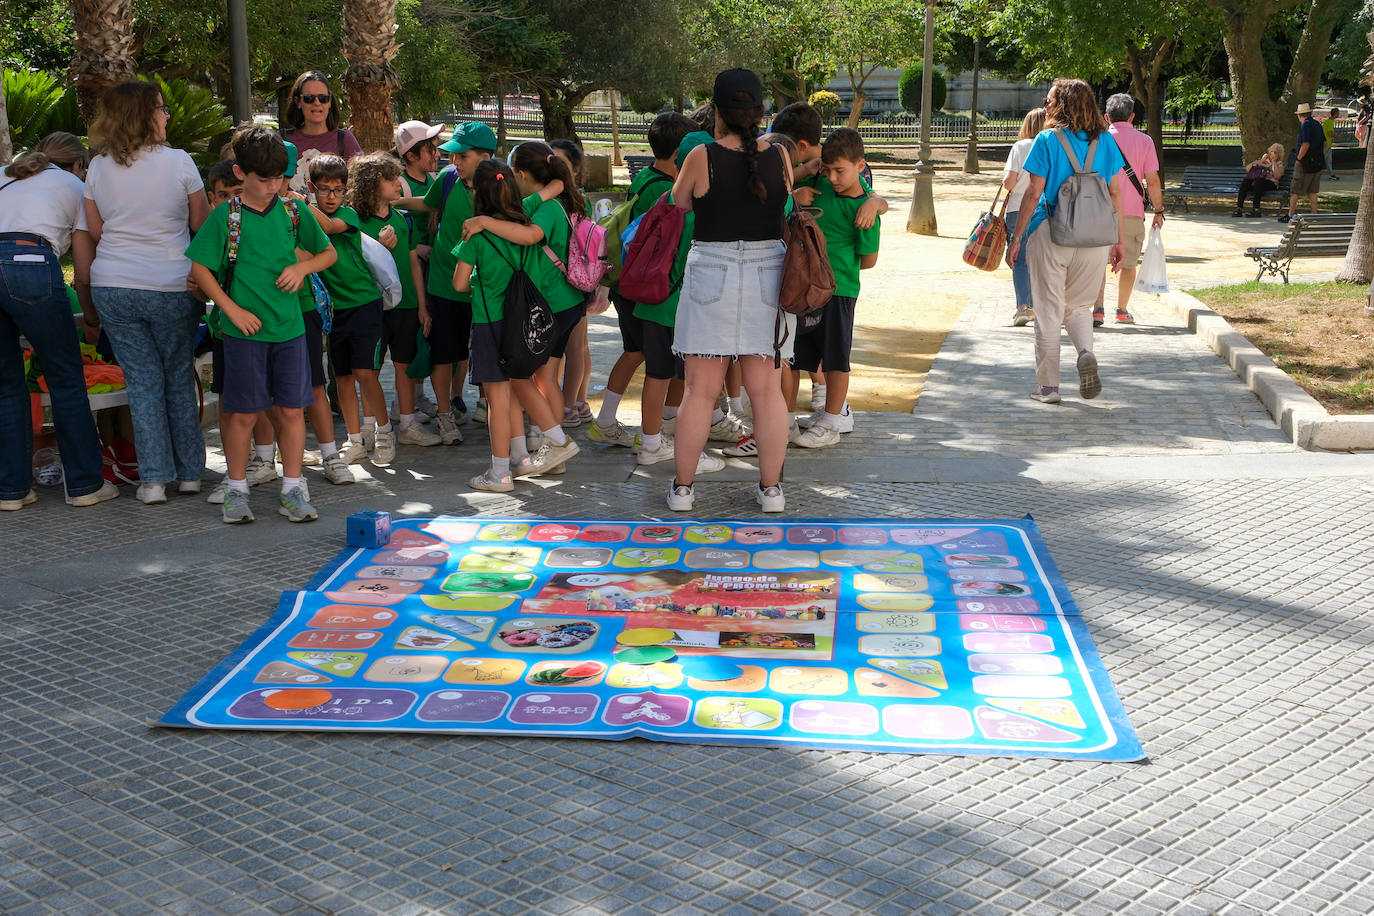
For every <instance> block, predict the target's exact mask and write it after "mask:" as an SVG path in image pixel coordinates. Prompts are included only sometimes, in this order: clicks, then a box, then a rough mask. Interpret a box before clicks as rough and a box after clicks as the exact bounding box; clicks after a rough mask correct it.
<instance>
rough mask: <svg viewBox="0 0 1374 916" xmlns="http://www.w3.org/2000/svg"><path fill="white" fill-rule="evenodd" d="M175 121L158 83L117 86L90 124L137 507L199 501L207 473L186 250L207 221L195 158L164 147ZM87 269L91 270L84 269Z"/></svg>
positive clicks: (94, 222) (82, 266) (109, 314)
mask: <svg viewBox="0 0 1374 916" xmlns="http://www.w3.org/2000/svg"><path fill="white" fill-rule="evenodd" d="M169 119H170V112H169V111H168V108H167V104H166V102H165V101H164V99H163V98H162V93H161V92H160V91H159V90H158V87H157V86H156V85H154V84H153V83H148V82H144V81H142V80H129V81H126V82H123V83H118V84H116V85H114V86H112V87H110V88H109V89H108V90H106V92H105V96H104V98H102V99H101V102H100V115H99V116H98V117H97V118H96V121H95V123H94V124H92V125H91V139H92V141H93V144H92V145H93V146H94V149H95V151H96V152H98V153H99V155H97V156H96V157H95V158H94V159H92V160H91V168H90V171H89V172H88V173H87V176H86V224H87V231H88V232H89V233H90V238H91V241H93V242H94V243H95V259H94V260H93V261H89V262H88V261H87V257H88V254H87V253H86V252H85V251H83V247H84V246H83V247H77V248H75V249H74V251H73V255H74V260H75V261H76V273H77V276H78V277H83V276H86V275H87V274H86V271H89V276H90V285H91V297H92V298H93V299H94V301H95V310H96V313H97V315H98V316H99V318H100V323H101V325H102V326H103V327H104V329H105V333H106V335H107V336H108V337H109V338H110V345H111V346H112V347H114V352H115V358H116V359H117V360H118V361H119V365H120V367H121V368H122V369H123V370H124V382H125V386H126V387H127V389H128V392H129V416H130V418H131V419H132V421H133V427H134V447H135V448H136V449H137V451H138V469H139V479H140V480H141V481H142V483H141V485H140V486H139V488H138V498H139V500H140V501H142V502H144V503H148V504H153V503H165V502H166V501H167V487H168V485H169V484H172V483H173V482H175V483H176V491H177V492H179V493H199V492H200V475H201V473H202V472H203V471H204V470H205V438H204V436H203V435H202V433H201V429H200V399H199V395H198V392H197V387H196V386H197V384H198V383H197V381H196V376H195V372H194V371H193V370H192V368H191V359H192V351H193V350H194V349H195V343H196V329H197V328H198V327H199V326H200V319H201V318H202V317H203V316H204V314H205V305H204V303H203V302H201V301H200V300H198V299H197V298H196V297H195V296H192V295H191V294H190V293H189V292H188V291H187V277H188V276H189V275H190V273H191V261H190V259H188V258H187V257H186V255H185V254H183V252H184V251H185V250H186V246H187V245H188V244H190V241H191V233H192V232H195V231H196V230H197V229H199V228H200V225H201V223H203V222H205V217H206V216H208V215H209V213H210V204H209V202H208V201H207V200H206V199H205V189H204V183H203V182H202V181H201V178H200V172H199V170H197V169H196V164H195V163H194V162H193V161H191V157H190V156H189V155H187V154H186V152H185V151H184V150H179V149H173V148H172V147H170V146H168V145H167V122H168V120H169ZM87 264H89V266H87Z"/></svg>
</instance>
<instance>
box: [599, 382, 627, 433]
mask: <svg viewBox="0 0 1374 916" xmlns="http://www.w3.org/2000/svg"><path fill="white" fill-rule="evenodd" d="M622 397H624V394H623V393H622V394H616V393H615V392H614V391H612V390H611V389H609V388H607V389H606V393H605V394H603V395H602V396H601V410H599V411H598V412H597V414H596V425H597V426H614V425H615V412H616V411H617V410H619V409H620V399H621V398H622Z"/></svg>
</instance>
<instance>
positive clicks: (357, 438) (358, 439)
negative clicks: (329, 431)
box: [348, 432, 363, 445]
mask: <svg viewBox="0 0 1374 916" xmlns="http://www.w3.org/2000/svg"><path fill="white" fill-rule="evenodd" d="M348 441H349V442H355V443H357V444H358V445H362V444H363V434H362V433H361V432H356V433H349V434H348Z"/></svg>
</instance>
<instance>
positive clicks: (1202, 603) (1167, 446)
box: [0, 224, 1374, 916]
mask: <svg viewBox="0 0 1374 916" xmlns="http://www.w3.org/2000/svg"><path fill="white" fill-rule="evenodd" d="M961 225H962V224H961ZM940 269H943V268H940ZM932 270H935V268H932ZM1008 287H1009V284H1002V285H997V286H994V285H989V286H987V287H986V295H984V293H983V292H982V289H983V288H980V287H974V286H970V287H969V289H971V290H972V292H971V293H970V296H969V305H968V307H967V308H965V309H964V310H963V313H962V315H961V317H960V318H959V320H958V322H957V324H955V326H954V327H953V329H952V331H951V332H950V335H949V337H948V338H947V340H946V341H945V345H944V347H943V349H942V350H941V352H940V355H939V357H938V358H937V359H936V361H935V363H934V366H933V367H932V369H931V371H930V374H929V378H928V380H927V383H926V388H925V391H924V393H923V394H922V396H921V401H920V403H919V405H918V408H917V410H916V413H915V414H914V415H903V414H896V413H887V414H869V415H864V416H861V417H860V419H859V425H858V429H857V430H856V432H855V433H854V434H853V435H852V436H849V437H847V438H846V440H845V441H844V443H843V444H842V445H841V446H839V447H837V448H835V449H831V450H828V451H822V452H811V453H799V454H795V455H793V456H792V457H790V458H789V463H788V468H787V495H788V500H789V509H790V510H791V511H792V512H794V513H796V514H799V515H800V514H806V515H813V516H850V517H852V516H874V517H904V518H920V517H934V516H961V515H963V516H999V517H1018V516H1021V515H1024V514H1025V513H1028V512H1029V513H1031V514H1033V515H1034V516H1035V518H1036V520H1037V522H1038V523H1039V524H1040V526H1041V528H1042V531H1043V533H1044V535H1045V538H1046V540H1047V542H1048V544H1049V547H1050V549H1051V551H1052V552H1053V554H1054V557H1055V559H1056V560H1057V561H1058V563H1059V565H1060V567H1061V569H1062V571H1063V573H1064V575H1065V577H1066V579H1067V582H1068V586H1069V588H1070V590H1071V591H1072V593H1073V595H1074V597H1075V599H1076V600H1077V601H1078V603H1079V605H1080V606H1081V607H1082V609H1083V613H1084V617H1085V619H1086V620H1087V621H1088V623H1089V625H1090V627H1091V630H1092V632H1093V634H1094V637H1095V639H1096V640H1097V644H1098V647H1099V649H1100V650H1101V652H1102V656H1103V659H1104V661H1105V663H1106V665H1107V667H1108V669H1109V670H1110V672H1111V675H1112V678H1113V680H1114V682H1115V683H1116V686H1117V689H1118V691H1119V693H1120V694H1121V697H1122V700H1123V702H1124V705H1125V707H1126V709H1127V711H1128V713H1129V714H1130V717H1131V719H1132V721H1133V722H1134V723H1135V725H1136V728H1137V729H1138V731H1139V733H1140V736H1141V739H1142V741H1143V742H1144V745H1145V748H1146V750H1147V752H1148V753H1149V755H1150V761H1149V762H1148V763H1145V764H1101V763H1084V762H1065V761H1049V760H1001V759H987V758H958V757H937V756H903V755H872V754H863V753H852V752H826V751H819V750H816V751H801V750H795V749H791V750H761V749H750V748H731V747H724V748H718V747H703V746H678V745H667V744H652V743H648V742H641V741H627V742H623V743H611V742H581V741H553V740H541V739H500V738H462V737H406V736H346V735H333V736H327V737H324V736H312V735H306V734H289V735H277V734H266V733H216V732H189V731H170V730H159V729H152V728H149V727H148V723H149V722H151V721H153V720H154V719H156V718H157V717H158V716H159V715H160V714H161V713H162V712H164V711H165V710H166V709H167V708H168V707H169V706H170V705H171V704H172V703H173V702H174V701H175V700H176V699H177V698H178V697H179V696H180V695H181V694H182V693H183V692H184V691H185V690H186V689H188V688H189V687H190V686H191V685H192V684H193V683H195V682H196V681H197V680H198V679H199V678H200V677H201V675H202V674H204V673H205V672H206V671H207V670H208V669H209V668H210V667H211V666H212V665H213V664H214V663H216V662H217V661H219V660H220V659H221V658H222V657H223V656H224V655H225V654H227V653H228V652H229V651H230V650H231V649H233V648H234V647H235V646H236V645H238V643H239V642H240V641H241V640H242V639H243V638H244V637H245V636H246V635H248V634H249V633H250V632H251V631H253V630H254V629H255V628H256V627H257V626H258V624H259V623H260V622H261V621H262V620H263V619H264V618H265V617H266V615H267V614H268V613H269V612H270V611H271V609H272V607H273V606H274V602H275V599H276V596H277V593H278V592H279V591H280V590H282V589H287V588H295V587H298V586H300V585H301V584H303V583H304V582H305V581H306V580H307V579H309V578H310V576H311V575H312V574H313V573H314V572H315V571H316V570H317V569H318V568H319V567H320V566H321V565H322V564H323V563H324V562H325V561H326V560H327V559H328V558H329V557H330V556H332V555H333V554H334V553H335V552H336V551H337V550H338V549H339V548H340V547H341V546H342V542H343V519H344V517H345V515H347V514H348V513H349V512H351V511H354V510H356V509H359V508H364V507H366V508H374V509H387V510H390V511H392V512H395V513H401V514H426V515H427V514H433V513H441V512H449V513H459V514H472V513H490V514H516V515H540V516H555V517H557V516H573V517H576V516H598V515H602V516H604V515H613V516H627V517H642V518H654V517H659V516H661V515H662V514H663V512H664V509H663V491H664V489H665V488H666V485H667V477H668V474H669V473H670V471H669V470H668V469H667V468H665V467H663V466H658V467H655V468H653V469H651V472H650V473H647V474H646V473H643V472H635V471H634V468H633V465H632V463H631V461H630V459H629V458H628V456H627V455H625V454H624V453H611V452H607V451H603V450H601V449H600V448H599V447H595V446H589V447H588V455H587V457H585V458H583V459H581V460H579V461H576V462H574V464H573V465H572V466H571V467H570V470H569V473H568V474H567V475H566V477H565V478H564V479H562V480H548V481H544V482H540V483H538V484H531V485H526V486H523V487H521V488H520V489H519V490H517V492H516V493H514V494H511V495H510V496H501V495H488V494H483V495H473V494H471V493H469V492H468V491H467V490H466V488H465V487H464V486H463V485H462V483H461V482H462V481H464V480H466V478H467V477H468V476H470V475H471V474H473V473H475V472H476V471H477V470H479V468H480V466H481V465H482V463H483V461H484V460H485V458H484V456H485V449H484V448H483V438H484V437H483V436H482V434H481V433H480V431H477V430H474V429H473V427H471V426H469V427H466V429H467V430H469V431H470V432H469V435H471V436H472V439H473V441H472V442H470V443H468V444H466V445H463V446H460V447H457V448H453V449H429V450H410V451H403V453H402V457H403V459H404V460H403V461H401V462H398V464H397V466H396V467H394V468H392V469H389V470H380V469H372V470H371V471H370V473H369V476H368V479H366V480H364V481H362V482H361V483H359V484H357V485H355V486H352V487H346V488H333V487H330V486H329V485H328V484H326V483H325V482H323V481H322V480H321V479H319V478H318V477H314V478H312V489H313V490H314V492H315V494H316V503H317V505H318V506H319V508H320V509H321V513H322V517H321V519H320V521H319V522H317V523H315V524H313V525H309V526H293V525H289V524H287V523H286V522H285V521H284V520H282V519H279V518H277V517H276V516H275V515H270V514H269V512H270V507H271V504H272V502H273V499H274V496H273V495H272V494H271V493H270V492H269V491H268V488H261V489H259V490H256V491H255V495H254V499H255V502H256V504H257V507H258V510H259V521H258V522H257V523H256V524H254V525H250V526H246V527H243V528H235V529H230V528H226V527H224V526H222V525H221V524H220V523H219V521H218V518H217V513H216V512H215V510H213V509H212V508H211V507H208V506H206V504H205V503H204V502H203V501H202V500H200V499H198V498H195V499H193V498H183V499H174V500H173V502H171V503H170V504H168V505H166V506H163V507H145V506H142V505H140V504H138V503H137V502H135V501H134V500H133V499H132V498H130V496H129V495H128V494H126V496H125V498H121V499H119V500H117V501H115V502H112V503H108V504H105V505H102V506H100V507H97V508H94V509H88V510H72V509H68V508H67V507H65V506H63V505H62V504H61V499H60V498H57V497H55V496H54V494H53V492H52V491H44V492H43V494H42V499H41V501H40V502H39V503H38V504H37V505H36V506H34V507H31V508H29V509H26V510H25V511H23V512H21V513H13V514H11V513H6V514H5V517H3V518H0V543H3V544H4V546H5V548H6V549H5V556H6V559H7V566H6V567H5V568H4V569H3V570H0V606H2V607H4V608H5V609H6V610H5V613H4V617H3V623H2V624H0V632H3V634H4V637H5V638H4V639H3V642H0V687H2V688H3V693H0V696H3V697H4V700H5V701H4V703H3V705H0V760H3V761H4V766H3V770H0V912H5V913H14V914H37V913H51V912H70V913H92V914H105V913H130V914H133V913H186V914H207V913H232V912H242V913H303V914H304V913H348V914H354V913H356V914H365V913H402V914H410V913H414V914H422V913H445V914H460V913H461V914H466V913H527V912H538V913H577V914H609V913H616V914H619V913H646V914H648V913H667V912H682V913H708V912H709V913H716V912H730V913H779V914H782V913H798V914H800V913H812V912H823V913H884V914H910V913H963V912H975V913H985V914H1000V913H1012V912H1016V913H1020V912H1026V913H1047V914H1053V913H1066V912H1071V913H1081V914H1111V913H1207V912H1219V913H1226V914H1236V916H1242V914H1271V913H1281V914H1289V913H1292V914H1305V913H1318V912H1320V913H1331V914H1368V913H1370V912H1374V862H1371V860H1370V857H1369V855H1368V850H1369V848H1370V847H1371V844H1374V756H1371V754H1370V753H1369V747H1370V745H1369V735H1370V733H1371V731H1374V712H1371V710H1370V708H1369V703H1368V697H1369V696H1370V695H1371V694H1370V692H1371V691H1372V690H1374V673H1371V672H1372V671H1374V669H1371V666H1370V665H1369V659H1370V657H1371V656H1370V644H1371V641H1372V640H1374V601H1371V599H1370V597H1369V587H1368V569H1369V566H1370V557H1371V552H1372V551H1374V533H1371V527H1372V526H1374V455H1339V454H1320V453H1306V452H1301V451H1299V450H1297V449H1295V448H1294V447H1293V446H1291V445H1290V444H1289V443H1287V442H1286V441H1285V440H1284V438H1283V436H1282V435H1281V434H1280V433H1279V431H1278V430H1277V429H1276V428H1275V427H1274V424H1273V423H1272V422H1271V421H1270V420H1269V419H1268V418H1267V416H1266V415H1265V413H1264V411H1263V409H1262V408H1261V407H1260V406H1259V405H1258V403H1257V402H1256V401H1255V400H1254V398H1253V397H1252V396H1250V395H1249V394H1248V393H1247V392H1246V391H1245V389H1244V388H1243V387H1242V386H1241V385H1240V383H1239V382H1237V381H1236V380H1235V378H1234V376H1233V375H1232V374H1231V373H1230V371H1229V370H1228V369H1227V368H1226V367H1225V366H1224V365H1223V364H1222V363H1221V362H1220V361H1219V360H1217V359H1216V358H1215V357H1214V356H1213V355H1212V354H1211V353H1210V352H1209V351H1207V350H1206V349H1205V348H1204V347H1203V346H1201V345H1200V344H1199V343H1198V342H1197V341H1196V340H1195V339H1194V338H1193V337H1191V336H1190V335H1189V334H1187V333H1186V332H1185V331H1184V330H1183V329H1181V328H1179V327H1178V326H1177V325H1176V324H1174V323H1171V321H1170V320H1169V319H1168V318H1167V316H1166V313H1165V311H1164V310H1163V309H1162V308H1160V307H1159V306H1157V305H1155V304H1153V303H1151V302H1149V301H1141V302H1140V303H1139V304H1138V306H1137V315H1138V317H1139V318H1140V319H1141V322H1140V324H1139V325H1137V326H1136V327H1134V328H1129V329H1120V328H1111V327H1109V328H1107V329H1104V331H1103V332H1102V334H1101V336H1100V338H1099V343H1098V352H1099V355H1100V358H1101V362H1102V373H1103V377H1104V380H1105V384H1106V388H1105V391H1104V393H1103V396H1102V397H1101V398H1099V399H1097V400H1095V401H1092V402H1082V401H1080V400H1078V399H1077V398H1076V397H1072V396H1071V397H1069V398H1068V399H1067V400H1066V404H1065V405H1064V406H1060V407H1057V408H1056V407H1048V406H1043V405H1038V404H1034V403H1032V402H1030V401H1029V400H1028V399H1027V398H1026V397H1025V394H1026V391H1028V390H1029V387H1030V385H1031V384H1033V380H1032V372H1031V369H1030V366H1031V356H1030V348H1031V336H1030V333H1029V331H1028V330H1024V329H1012V328H1009V327H1006V326H1005V317H1006V316H1007V315H1008V314H1009V310H1010V302H1009V299H1008V297H1007V295H1006V291H1007V289H1008ZM913 288H915V287H913ZM593 339H594V341H596V342H597V344H596V345H597V348H598V353H599V354H603V353H604V350H605V348H606V347H609V346H611V344H610V341H611V340H613V339H614V335H613V332H612V331H611V329H610V327H609V325H605V324H602V325H598V326H597V327H596V328H594V331H593ZM605 364H606V363H605V362H604V358H603V357H601V356H600V355H599V356H598V365H602V366H604V365H605ZM1071 382H1072V378H1071V376H1070V378H1069V379H1068V380H1066V384H1068V386H1069V389H1070V390H1072V388H1073V386H1072V384H1071ZM750 474H751V468H750V467H749V466H748V465H746V464H744V463H737V464H735V465H733V466H732V467H731V468H729V469H728V470H727V471H725V472H722V473H720V474H716V475H712V476H710V477H705V478H702V480H701V483H700V485H699V487H698V490H699V493H700V495H699V499H698V506H699V509H700V514H702V515H704V516H718V517H719V516H735V515H752V514H753V508H754V507H753V502H752V500H751V499H750V498H749V495H748V488H749V486H750V483H749V481H750Z"/></svg>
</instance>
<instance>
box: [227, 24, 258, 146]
mask: <svg viewBox="0 0 1374 916" xmlns="http://www.w3.org/2000/svg"><path fill="white" fill-rule="evenodd" d="M229 89H230V93H229V105H230V113H231V114H232V115H233V118H234V123H235V124H243V123H245V122H248V121H251V120H253V99H252V95H251V92H252V90H251V89H250V88H249V80H248V2H247V0H229Z"/></svg>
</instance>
